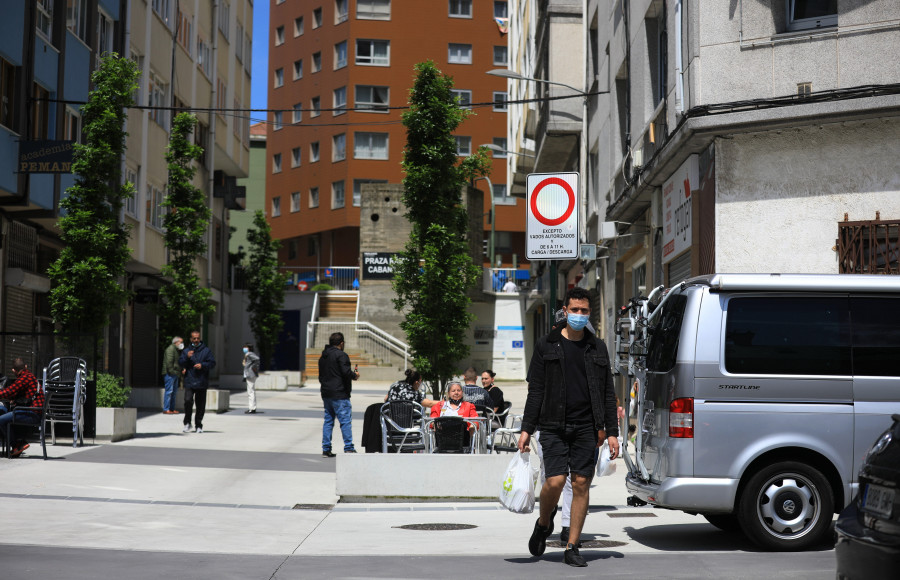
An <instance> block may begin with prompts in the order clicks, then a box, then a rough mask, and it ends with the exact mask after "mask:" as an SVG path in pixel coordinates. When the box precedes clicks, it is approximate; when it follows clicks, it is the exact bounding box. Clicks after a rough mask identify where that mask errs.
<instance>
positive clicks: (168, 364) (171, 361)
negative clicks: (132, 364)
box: [162, 336, 184, 415]
mask: <svg viewBox="0 0 900 580" xmlns="http://www.w3.org/2000/svg"><path fill="white" fill-rule="evenodd" d="M182 350H184V341H183V340H182V339H181V337H180V336H175V337H172V344H170V345H169V346H167V347H166V350H165V352H163V367H162V371H163V380H164V384H165V386H166V390H165V394H164V395H163V414H165V415H177V414H178V411H176V410H175V395H176V394H177V393H178V381H179V380H180V379H181V367H180V366H179V365H178V355H179V353H180V351H182Z"/></svg>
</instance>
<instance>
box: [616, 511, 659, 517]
mask: <svg viewBox="0 0 900 580" xmlns="http://www.w3.org/2000/svg"><path fill="white" fill-rule="evenodd" d="M606 515H608V516H609V517H611V518H655V517H656V514H654V513H650V512H631V513H629V512H619V513H615V514H606Z"/></svg>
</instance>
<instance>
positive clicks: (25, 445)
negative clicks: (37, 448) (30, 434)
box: [10, 443, 31, 457]
mask: <svg viewBox="0 0 900 580" xmlns="http://www.w3.org/2000/svg"><path fill="white" fill-rule="evenodd" d="M29 447H31V445H29V444H28V443H23V444H21V445H19V446H18V447H16V448H15V449H13V450H12V453H10V457H18V456H19V455H22V453H23V452H24V451H25V450H26V449H28V448H29Z"/></svg>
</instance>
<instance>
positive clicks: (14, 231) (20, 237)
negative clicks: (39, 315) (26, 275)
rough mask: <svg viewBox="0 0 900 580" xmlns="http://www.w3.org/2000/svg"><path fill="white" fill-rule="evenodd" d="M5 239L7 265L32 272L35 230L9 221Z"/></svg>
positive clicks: (34, 254) (35, 242)
mask: <svg viewBox="0 0 900 580" xmlns="http://www.w3.org/2000/svg"><path fill="white" fill-rule="evenodd" d="M6 239H7V240H8V241H9V251H8V254H7V256H8V258H7V263H6V265H7V267H9V268H22V269H23V270H25V271H26V272H34V266H35V259H36V249H37V230H35V229H34V228H33V227H31V226H27V225H25V224H23V223H19V222H10V223H9V232H8V234H7V236H6ZM29 330H30V329H29Z"/></svg>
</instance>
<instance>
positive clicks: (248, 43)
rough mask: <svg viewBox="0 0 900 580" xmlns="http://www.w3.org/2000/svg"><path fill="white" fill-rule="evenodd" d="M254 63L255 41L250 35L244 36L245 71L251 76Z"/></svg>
mask: <svg viewBox="0 0 900 580" xmlns="http://www.w3.org/2000/svg"><path fill="white" fill-rule="evenodd" d="M252 62H253V41H252V40H250V35H249V34H246V33H245V34H244V71H245V72H246V73H247V74H248V75H249V74H250V66H251V65H252Z"/></svg>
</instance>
